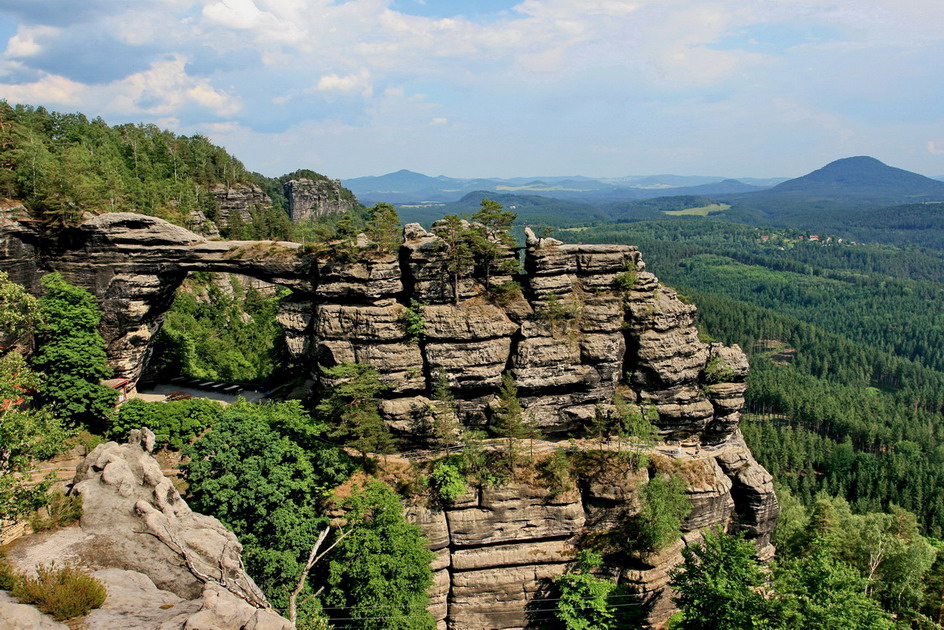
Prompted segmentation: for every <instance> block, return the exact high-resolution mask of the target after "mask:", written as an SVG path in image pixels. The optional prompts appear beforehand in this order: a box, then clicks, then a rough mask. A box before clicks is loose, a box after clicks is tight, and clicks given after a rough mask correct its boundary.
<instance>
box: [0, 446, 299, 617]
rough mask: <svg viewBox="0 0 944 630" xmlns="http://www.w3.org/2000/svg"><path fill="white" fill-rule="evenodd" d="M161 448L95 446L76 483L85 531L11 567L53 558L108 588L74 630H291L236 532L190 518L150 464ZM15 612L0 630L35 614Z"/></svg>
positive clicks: (22, 549) (59, 534)
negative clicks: (252, 573)
mask: <svg viewBox="0 0 944 630" xmlns="http://www.w3.org/2000/svg"><path fill="white" fill-rule="evenodd" d="M153 440H154V436H153V434H151V433H150V432H149V431H147V430H144V431H135V432H133V433H132V437H131V439H130V441H129V443H128V444H121V445H119V444H116V443H115V442H108V443H106V444H101V445H99V446H98V447H96V448H95V450H94V451H92V452H91V453H90V454H89V455H88V457H86V459H85V461H84V462H83V463H82V464H81V465H80V467H79V469H78V471H77V472H76V477H75V480H74V486H73V488H74V491H75V492H77V493H78V494H80V495H81V496H82V505H83V514H82V520H81V525H80V527H78V528H66V529H63V530H58V531H54V532H50V533H46V534H39V535H35V536H30V537H27V538H23V539H20V540H18V541H17V542H16V543H14V545H12V548H11V549H10V550H9V552H8V554H7V555H8V558H9V560H10V562H11V563H12V564H13V565H14V566H15V567H17V568H19V569H20V570H30V569H31V568H33V567H35V566H36V565H38V564H45V563H48V561H49V559H50V558H52V559H55V561H56V562H57V563H59V564H60V565H61V564H73V565H77V566H81V567H84V568H86V569H88V570H90V571H92V574H93V575H94V576H95V577H97V578H98V579H100V580H101V581H102V582H103V583H104V584H105V586H106V588H107V589H108V597H107V599H106V601H105V604H104V605H103V606H102V607H101V608H99V609H97V610H94V611H92V612H91V613H90V614H89V615H88V616H87V617H85V618H84V619H82V620H79V621H76V622H73V623H72V624H71V625H72V627H73V628H74V630H84V629H87V630H125V629H127V628H135V629H137V630H150V629H154V630H177V629H179V630H184V629H196V628H201V629H205V630H244V629H245V630H249V629H255V630H291V628H292V625H291V624H290V623H289V622H288V621H287V620H285V619H284V618H282V617H280V616H279V615H278V614H276V613H275V612H274V611H273V610H272V609H271V608H270V607H269V605H268V603H267V602H266V599H265V596H264V595H263V594H262V592H261V591H260V590H259V588H258V587H257V586H256V585H255V583H254V582H253V581H252V578H250V577H249V576H248V575H247V574H246V572H245V571H244V570H243V566H242V559H241V557H240V553H241V551H242V546H241V545H240V544H239V541H238V540H236V537H235V536H234V535H233V533H232V532H230V531H228V530H227V529H226V528H225V527H224V526H223V525H222V524H221V523H220V522H219V521H218V520H216V519H215V518H211V517H209V516H204V515H202V514H198V513H196V512H193V511H192V510H190V508H189V506H188V505H187V503H186V502H185V501H184V500H183V499H182V498H181V497H180V494H179V493H178V492H177V490H176V489H174V487H173V485H172V484H171V482H170V480H168V479H167V478H166V477H164V475H163V474H162V473H161V470H160V466H159V465H158V463H157V461H156V460H155V459H154V458H152V457H151V456H150V455H149V450H150V448H152V447H153ZM10 606H11V605H10V604H8V603H3V602H2V600H0V622H2V623H0V627H4V628H6V627H8V626H7V625H4V624H6V623H12V622H11V621H9V619H15V618H20V616H23V615H31V614H32V613H28V612H24V611H23V610H22V609H10V608H9V607H10ZM44 623H45V621H44ZM12 627H16V626H15V625H14V626H12ZM23 627H38V628H42V627H46V626H42V625H35V626H23ZM49 627H50V628H53V627H59V626H58V625H51V626H49Z"/></svg>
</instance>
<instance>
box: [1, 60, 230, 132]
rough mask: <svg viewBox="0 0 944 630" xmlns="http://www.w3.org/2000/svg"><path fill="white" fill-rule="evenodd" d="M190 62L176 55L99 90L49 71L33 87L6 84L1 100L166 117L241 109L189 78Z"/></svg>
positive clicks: (225, 113)
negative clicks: (196, 111)
mask: <svg viewBox="0 0 944 630" xmlns="http://www.w3.org/2000/svg"><path fill="white" fill-rule="evenodd" d="M186 62H187V60H186V58H185V57H182V56H176V57H174V58H173V59H170V60H166V61H159V62H155V63H153V64H151V67H150V68H148V69H147V70H145V71H143V72H138V73H135V74H132V75H130V76H127V77H125V78H124V79H121V80H119V81H114V82H112V83H109V84H107V85H98V86H90V85H86V84H83V83H79V82H77V81H72V80H70V79H67V78H65V77H62V76H58V75H53V74H48V73H44V74H43V76H42V77H41V78H40V79H39V80H38V81H34V82H31V83H21V84H2V83H0V97H2V98H5V99H7V100H8V101H10V102H21V103H42V104H46V105H54V106H62V105H67V106H70V107H72V106H76V105H80V104H81V105H82V106H83V107H86V108H92V110H91V111H89V113H90V114H98V113H100V112H103V111H106V112H113V113H120V114H125V115H126V114H149V115H152V116H160V117H166V116H171V115H173V114H175V112H177V111H179V110H180V109H182V108H186V107H188V106H197V107H199V108H203V109H205V110H208V111H210V112H212V113H213V114H215V115H218V116H231V115H233V114H236V113H237V112H239V111H240V105H239V102H238V100H237V99H235V98H233V97H231V96H230V95H229V94H227V93H226V92H224V91H222V90H217V89H214V88H213V87H212V85H210V83H209V82H208V81H207V80H205V79H196V78H194V77H191V76H189V75H188V74H187V72H186V70H185V66H186Z"/></svg>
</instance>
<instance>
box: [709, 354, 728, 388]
mask: <svg viewBox="0 0 944 630" xmlns="http://www.w3.org/2000/svg"><path fill="white" fill-rule="evenodd" d="M733 378H734V369H733V368H732V367H731V366H730V365H728V362H727V361H725V360H724V359H722V358H721V357H711V358H710V359H709V360H708V365H706V366H705V382H707V383H724V382H726V381H730V380H731V379H733Z"/></svg>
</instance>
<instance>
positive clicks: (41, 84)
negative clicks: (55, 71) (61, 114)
mask: <svg viewBox="0 0 944 630" xmlns="http://www.w3.org/2000/svg"><path fill="white" fill-rule="evenodd" d="M87 90H88V88H87V87H86V86H85V85H83V84H81V83H77V82H76V81H70V80H69V79H67V78H65V77H60V76H56V75H51V74H44V75H43V76H42V77H41V78H40V79H39V80H38V81H33V82H30V83H17V84H12V85H11V84H6V85H5V84H2V83H0V98H4V99H6V100H7V101H9V102H10V103H40V104H44V105H45V104H53V105H59V106H62V105H67V106H76V105H78V104H80V103H83V102H86V101H85V99H84V98H82V97H84V96H85V95H86V94H87Z"/></svg>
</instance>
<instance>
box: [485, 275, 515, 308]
mask: <svg viewBox="0 0 944 630" xmlns="http://www.w3.org/2000/svg"><path fill="white" fill-rule="evenodd" d="M519 296H521V285H520V284H518V283H517V282H515V281H514V280H508V281H507V282H502V283H501V284H499V285H498V286H494V287H492V288H491V289H490V290H489V292H488V297H489V299H490V300H491V301H492V303H493V304H495V305H497V306H508V305H509V304H511V303H512V302H514V301H515V299H517V298H518V297H519Z"/></svg>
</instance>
